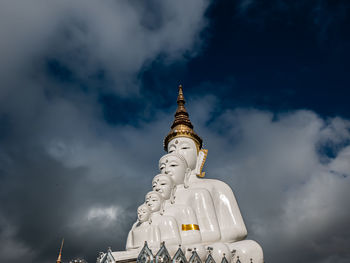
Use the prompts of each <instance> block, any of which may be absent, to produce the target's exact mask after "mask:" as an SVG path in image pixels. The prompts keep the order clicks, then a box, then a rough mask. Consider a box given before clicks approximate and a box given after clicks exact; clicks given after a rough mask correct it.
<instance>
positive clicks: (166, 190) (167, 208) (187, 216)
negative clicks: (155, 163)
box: [152, 174, 202, 247]
mask: <svg viewBox="0 0 350 263" xmlns="http://www.w3.org/2000/svg"><path fill="white" fill-rule="evenodd" d="M152 187H153V190H154V191H156V192H158V193H160V194H161V195H162V197H163V198H164V200H165V202H164V205H163V214H164V215H169V216H172V217H174V218H175V220H176V221H177V224H178V227H179V232H180V236H181V245H183V246H185V247H186V245H192V244H200V243H202V237H201V233H200V231H199V229H188V230H187V231H183V228H184V227H183V226H187V225H196V226H198V220H197V217H196V214H195V212H194V211H193V209H192V208H191V207H190V206H188V205H184V204H179V203H178V202H177V203H175V191H176V185H175V183H174V181H173V180H172V179H171V178H170V176H169V175H167V174H158V175H156V176H155V177H154V178H153V181H152Z"/></svg>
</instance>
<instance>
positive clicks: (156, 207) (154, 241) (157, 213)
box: [144, 191, 181, 255]
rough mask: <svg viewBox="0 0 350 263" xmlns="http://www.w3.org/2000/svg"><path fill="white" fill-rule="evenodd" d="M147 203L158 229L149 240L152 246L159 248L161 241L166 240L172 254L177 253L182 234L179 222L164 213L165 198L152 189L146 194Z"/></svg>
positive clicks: (152, 223) (155, 226) (153, 224)
mask: <svg viewBox="0 0 350 263" xmlns="http://www.w3.org/2000/svg"><path fill="white" fill-rule="evenodd" d="M145 203H146V205H147V206H148V208H149V210H150V211H151V218H150V221H151V225H152V226H154V229H157V231H155V232H154V233H153V235H152V238H151V239H150V240H147V239H144V240H147V242H148V244H149V246H150V247H153V248H155V247H156V248H158V249H159V247H160V243H161V242H165V244H166V247H167V249H168V251H169V253H170V255H173V254H175V252H176V250H177V249H178V246H179V244H181V236H180V231H179V226H178V222H177V221H176V219H175V218H174V217H173V216H171V215H165V214H163V207H164V200H163V197H162V196H161V194H159V193H158V192H156V191H151V192H149V193H147V194H146V198H145Z"/></svg>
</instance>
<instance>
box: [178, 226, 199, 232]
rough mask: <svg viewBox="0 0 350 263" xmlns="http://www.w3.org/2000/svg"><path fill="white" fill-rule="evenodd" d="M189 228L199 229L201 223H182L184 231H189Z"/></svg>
mask: <svg viewBox="0 0 350 263" xmlns="http://www.w3.org/2000/svg"><path fill="white" fill-rule="evenodd" d="M188 230H199V225H195V224H188V225H184V224H182V231H188Z"/></svg>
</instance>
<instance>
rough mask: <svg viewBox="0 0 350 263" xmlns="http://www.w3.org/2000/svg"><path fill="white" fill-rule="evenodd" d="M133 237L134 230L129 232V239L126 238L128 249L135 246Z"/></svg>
mask: <svg viewBox="0 0 350 263" xmlns="http://www.w3.org/2000/svg"><path fill="white" fill-rule="evenodd" d="M133 243H134V242H133V237H132V230H130V231H129V234H128V239H127V240H126V250H130V249H132V248H134V247H133Z"/></svg>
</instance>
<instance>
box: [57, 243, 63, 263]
mask: <svg viewBox="0 0 350 263" xmlns="http://www.w3.org/2000/svg"><path fill="white" fill-rule="evenodd" d="M63 243H64V238H63V239H62V243H61V248H60V253H59V254H58V258H57V260H56V263H61V262H62V259H61V258H62V248H63Z"/></svg>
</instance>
